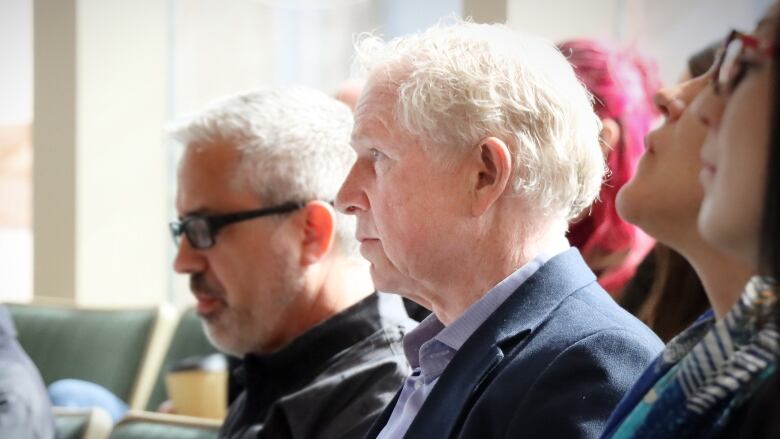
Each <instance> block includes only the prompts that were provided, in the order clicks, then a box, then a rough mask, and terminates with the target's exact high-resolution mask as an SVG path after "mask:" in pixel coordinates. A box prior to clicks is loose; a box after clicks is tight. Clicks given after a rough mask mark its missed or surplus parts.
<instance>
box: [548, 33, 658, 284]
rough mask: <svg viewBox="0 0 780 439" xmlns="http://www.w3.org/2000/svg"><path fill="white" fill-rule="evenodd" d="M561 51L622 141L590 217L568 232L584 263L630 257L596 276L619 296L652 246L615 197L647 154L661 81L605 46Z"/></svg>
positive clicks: (589, 43)
mask: <svg viewBox="0 0 780 439" xmlns="http://www.w3.org/2000/svg"><path fill="white" fill-rule="evenodd" d="M558 47H559V48H560V49H561V51H562V52H563V54H564V55H565V56H567V57H568V59H569V62H570V63H571V64H572V66H573V67H574V71H575V72H576V74H577V76H578V77H579V79H580V80H581V81H582V82H583V84H584V85H585V86H586V87H587V89H588V90H589V91H590V92H591V94H593V96H594V98H595V103H594V107H595V108H594V109H595V111H596V113H597V114H598V115H599V117H600V118H601V119H606V118H610V119H613V120H614V121H615V122H617V124H618V126H619V127H620V139H619V140H618V142H617V143H616V144H615V145H614V147H613V149H612V150H611V151H610V152H609V154H608V156H607V165H608V166H609V170H610V172H609V175H608V177H607V179H606V180H605V182H604V184H603V185H602V186H601V192H600V194H599V199H598V200H597V201H596V202H595V203H594V204H593V206H592V207H591V212H590V215H589V216H588V217H585V218H582V219H581V220H580V221H578V222H576V223H574V224H572V226H571V228H570V231H569V240H570V242H571V244H572V245H573V246H575V247H578V248H579V249H580V251H581V252H582V254H583V256H584V257H585V260H588V261H589V257H591V258H592V257H594V256H595V255H599V254H600V255H611V254H615V253H626V257H625V258H623V259H622V260H621V261H620V262H618V263H617V264H616V265H614V266H611V267H610V268H609V269H606V270H600V272H599V273H597V275H598V277H599V283H601V285H602V286H603V287H604V289H606V290H607V291H609V292H610V293H611V294H612V295H613V296H616V295H619V294H620V292H621V291H622V289H623V287H624V286H625V284H626V282H628V280H629V279H631V277H632V276H633V275H634V272H635V271H636V267H637V265H638V264H639V262H640V261H641V260H642V258H644V256H645V255H646V254H647V252H648V251H649V250H650V247H652V245H653V240H652V239H651V238H649V237H648V236H647V235H645V234H644V233H642V231H641V230H639V229H638V228H637V227H636V226H634V225H632V224H629V223H627V222H626V221H624V220H623V219H622V218H620V217H619V216H618V214H617V210H616V208H615V197H616V196H617V192H618V190H620V188H621V187H622V186H623V185H624V184H625V183H626V182H627V181H628V180H629V179H631V177H632V176H633V175H634V172H635V171H636V167H637V164H638V163H639V159H640V157H641V156H642V154H643V153H644V137H645V135H646V134H647V132H648V131H649V130H650V127H651V125H652V123H653V120H654V119H655V118H656V117H657V116H658V114H657V112H656V109H655V106H654V105H653V101H652V98H653V93H655V91H656V90H657V89H658V88H659V87H660V81H659V79H658V75H657V69H656V66H655V64H654V63H652V62H649V61H648V60H646V59H644V58H642V57H640V56H639V55H637V54H636V53H634V52H633V51H622V50H618V49H617V48H615V47H614V46H613V45H611V44H609V43H607V42H605V41H599V40H590V39H575V40H570V41H566V42H563V43H561V44H560V45H559V46H558ZM589 262H590V261H589Z"/></svg>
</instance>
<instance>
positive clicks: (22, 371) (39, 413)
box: [0, 358, 54, 437]
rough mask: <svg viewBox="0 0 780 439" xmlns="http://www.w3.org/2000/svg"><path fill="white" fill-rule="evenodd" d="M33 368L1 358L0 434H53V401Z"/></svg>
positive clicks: (15, 435) (45, 435) (8, 435)
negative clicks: (51, 401)
mask: <svg viewBox="0 0 780 439" xmlns="http://www.w3.org/2000/svg"><path fill="white" fill-rule="evenodd" d="M34 372H35V371H33V370H30V368H29V367H28V366H27V365H26V364H24V363H23V362H20V361H15V360H13V359H8V358H0V408H2V409H1V410H0V437H54V436H53V435H54V418H53V415H52V412H51V405H50V404H49V400H48V396H47V395H46V393H45V390H44V389H43V388H42V387H41V385H40V382H39V381H40V380H39V378H38V377H37V376H36V375H35V374H34Z"/></svg>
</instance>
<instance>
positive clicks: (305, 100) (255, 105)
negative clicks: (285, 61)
mask: <svg viewBox="0 0 780 439" xmlns="http://www.w3.org/2000/svg"><path fill="white" fill-rule="evenodd" d="M352 124H353V118H352V112H351V111H350V109H349V108H348V107H347V106H346V105H344V104H343V103H341V102H339V101H337V100H335V99H333V98H331V97H329V96H327V95H325V94H323V93H321V92H319V91H316V90H312V89H308V88H304V87H291V88H274V89H262V90H254V91H249V92H246V93H241V94H238V95H235V96H231V97H228V98H225V99H221V100H218V101H216V102H214V103H212V104H211V105H209V106H208V107H207V108H205V109H204V110H202V111H200V112H198V113H195V114H193V115H190V116H188V117H187V118H185V120H184V121H183V122H180V123H179V124H178V125H176V126H174V127H172V128H171V129H170V130H169V135H170V137H171V138H172V139H173V140H174V141H176V142H178V143H180V144H182V145H184V146H185V148H190V147H194V146H196V147H204V146H206V147H218V146H222V147H224V146H228V147H235V148H236V149H237V150H238V151H240V153H241V159H240V160H241V162H240V164H239V166H238V169H237V172H236V175H235V177H234V180H233V183H234V184H236V185H245V184H247V182H249V184H250V185H251V187H252V190H253V191H254V192H255V193H256V194H257V196H258V198H259V200H260V201H261V202H262V203H263V204H264V205H266V206H271V205H275V204H280V203H285V202H288V201H310V200H322V201H327V202H332V201H333V200H335V198H336V194H337V193H338V190H339V187H340V186H341V183H342V182H343V181H344V179H345V178H346V176H347V174H348V173H349V170H350V168H351V166H352V163H353V162H354V161H355V153H354V151H353V150H352V148H351V147H350V135H351V133H352ZM335 228H336V231H335V235H336V238H335V242H336V247H337V248H339V249H340V250H341V251H342V252H343V254H345V255H347V256H357V255H358V251H357V248H358V247H357V241H356V240H355V220H354V218H353V217H352V216H348V215H343V214H341V213H339V212H336V227H335Z"/></svg>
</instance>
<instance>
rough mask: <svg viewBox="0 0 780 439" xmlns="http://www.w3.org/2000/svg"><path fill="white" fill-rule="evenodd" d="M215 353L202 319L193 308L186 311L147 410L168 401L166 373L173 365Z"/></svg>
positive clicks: (172, 341)
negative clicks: (204, 331) (183, 360)
mask: <svg viewBox="0 0 780 439" xmlns="http://www.w3.org/2000/svg"><path fill="white" fill-rule="evenodd" d="M215 352H217V350H216V349H215V348H214V347H213V346H212V345H211V343H209V340H208V339H207V338H206V334H204V333H203V327H202V325H201V322H200V319H199V318H198V316H197V315H196V314H195V310H194V309H192V308H189V309H187V310H185V311H184V312H183V313H182V314H181V318H180V319H179V323H178V325H177V326H176V330H175V331H174V333H173V338H172V339H171V343H170V345H169V347H168V352H167V353H166V354H165V357H164V359H163V361H162V366H161V367H160V368H159V373H158V375H157V380H156V382H155V384H154V388H153V389H152V393H151V396H150V397H149V400H148V403H147V405H146V409H147V410H150V411H155V410H157V408H158V407H159V405H160V404H161V403H162V402H163V401H165V400H166V399H168V397H167V393H166V391H165V373H166V371H167V369H168V367H169V366H170V365H171V364H172V363H174V362H176V361H177V360H181V359H183V358H187V357H194V356H206V355H211V354H213V353H215Z"/></svg>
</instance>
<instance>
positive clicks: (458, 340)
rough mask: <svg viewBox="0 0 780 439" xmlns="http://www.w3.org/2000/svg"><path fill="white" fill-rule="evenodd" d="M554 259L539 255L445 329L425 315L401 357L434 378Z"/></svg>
mask: <svg viewBox="0 0 780 439" xmlns="http://www.w3.org/2000/svg"><path fill="white" fill-rule="evenodd" d="M554 256H555V254H548V253H540V254H539V255H537V256H536V257H535V258H533V259H532V260H531V261H529V262H528V263H526V264H525V265H523V266H522V267H520V268H518V269H517V270H515V271H514V272H513V273H512V274H510V275H509V276H507V277H506V278H505V279H504V280H502V281H501V282H499V283H498V285H496V286H495V287H493V288H491V289H490V290H489V291H488V292H487V293H486V294H485V295H484V296H483V297H482V298H481V299H479V300H478V301H476V302H475V303H474V304H472V305H471V306H470V307H469V308H468V309H467V310H466V312H465V313H463V315H462V316H460V317H459V318H458V319H457V320H455V321H454V322H452V324H450V325H449V326H444V324H443V323H442V322H441V321H440V320H439V319H438V318H437V317H436V316H435V315H434V314H431V315H430V316H428V317H427V318H426V319H425V320H423V321H422V322H421V323H420V325H419V326H417V328H415V329H414V330H412V331H410V332H409V333H408V334H407V335H406V337H404V354H405V355H406V359H407V360H408V361H409V364H410V365H411V366H412V368H415V369H416V368H420V369H421V371H422V373H423V375H424V377H425V380H426V381H430V380H432V379H435V378H438V376H439V375H441V373H442V372H443V371H444V368H445V367H446V366H447V364H448V363H449V361H450V360H451V359H452V357H454V356H455V352H457V351H458V349H460V348H461V346H463V344H464V343H465V342H466V340H468V339H469V337H471V335H472V334H473V333H474V331H476V330H477V328H479V327H480V326H481V325H482V324H483V323H484V322H485V320H487V318H488V317H490V315H491V314H493V312H495V311H496V310H497V309H498V308H499V307H500V306H501V304H503V303H504V301H506V299H507V298H508V297H509V296H511V295H512V293H513V292H515V291H517V289H518V288H520V286H521V285H522V284H523V283H524V282H525V281H526V280H527V279H528V278H529V277H531V276H532V275H533V274H534V273H536V271H537V270H539V268H540V267H541V266H542V265H544V264H545V263H546V262H547V261H549V260H550V259H551V258H552V257H554ZM439 345H443V346H439ZM445 348H446V349H445Z"/></svg>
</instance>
